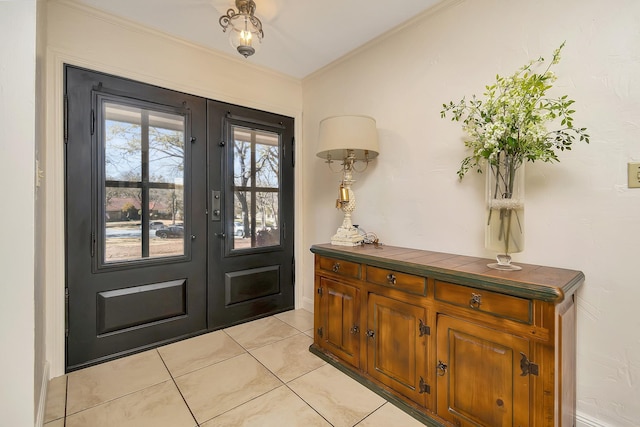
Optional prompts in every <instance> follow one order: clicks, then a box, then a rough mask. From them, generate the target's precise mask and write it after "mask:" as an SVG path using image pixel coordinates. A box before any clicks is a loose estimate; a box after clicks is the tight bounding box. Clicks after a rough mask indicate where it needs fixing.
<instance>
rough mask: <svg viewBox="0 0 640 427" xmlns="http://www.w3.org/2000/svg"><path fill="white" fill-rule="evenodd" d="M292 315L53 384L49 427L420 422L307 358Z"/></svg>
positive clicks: (308, 328)
mask: <svg viewBox="0 0 640 427" xmlns="http://www.w3.org/2000/svg"><path fill="white" fill-rule="evenodd" d="M312 329H313V315H312V314H311V313H310V312H308V311H305V310H292V311H287V312H284V313H280V314H277V315H275V316H271V317H267V318H264V319H260V320H255V321H253V322H249V323H245V324H242V325H238V326H234V327H231V328H227V329H223V330H219V331H215V332H211V333H208V334H205V335H200V336H198V337H195V338H191V339H188V340H184V341H180V342H177V343H174V344H169V345H166V346H164V347H159V348H157V349H154V350H149V351H146V352H144V353H139V354H135V355H132V356H128V357H125V358H122V359H118V360H114V361H112V362H107V363H103V364H101V365H97V366H93V367H90V368H86V369H83V370H80V371H75V372H72V373H70V374H67V375H65V376H62V377H57V378H53V379H52V380H51V381H50V383H49V386H48V393H47V404H46V412H45V427H218V426H233V427H236V426H252V427H262V426H278V427H289V426H291V427H295V426H304V427H312V426H335V427H346V426H349V427H351V426H358V427H378V426H379V427H391V426H398V427H417V426H421V425H422V424H421V423H420V422H418V421H417V420H415V419H414V418H412V417H410V416H409V415H407V414H406V413H404V412H402V411H401V410H400V409H398V408H396V407H395V406H394V405H392V404H391V403H388V402H387V401H385V400H384V399H383V398H381V397H380V396H378V395H377V394H375V393H373V392H372V391H370V390H369V389H367V388H366V387H364V386H362V385H361V384H359V383H358V382H356V381H354V380H353V379H351V378H350V377H348V376H347V375H345V374H343V373H342V372H340V371H339V370H337V369H335V368H334V367H333V366H331V365H328V364H326V363H325V362H324V361H322V360H321V359H319V358H318V357H317V356H314V355H313V354H311V353H310V352H309V345H311V343H312V341H313V339H312V336H313V332H312Z"/></svg>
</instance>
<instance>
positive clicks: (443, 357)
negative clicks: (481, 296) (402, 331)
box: [436, 315, 529, 427]
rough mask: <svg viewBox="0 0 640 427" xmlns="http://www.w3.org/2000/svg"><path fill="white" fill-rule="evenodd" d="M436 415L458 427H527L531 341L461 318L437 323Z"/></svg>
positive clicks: (440, 316)
mask: <svg viewBox="0 0 640 427" xmlns="http://www.w3.org/2000/svg"><path fill="white" fill-rule="evenodd" d="M437 322H438V325H437V355H438V362H437V363H438V365H437V366H438V368H437V370H436V371H437V375H438V380H437V387H438V396H437V412H438V415H439V416H441V417H442V418H444V419H446V420H448V421H450V422H452V423H453V424H455V425H456V426H474V427H477V426H487V427H493V426H514V427H528V426H529V376H528V375H524V376H523V375H521V374H522V370H521V368H520V360H521V359H522V355H523V354H524V355H528V354H529V342H528V340H526V339H523V338H520V337H516V336H514V335H511V334H508V333H505V332H501V331H497V330H493V329H489V328H485V327H483V326H480V325H476V324H474V323H470V322H466V321H463V320H460V319H455V318H452V317H448V316H444V315H439V316H438V319H437Z"/></svg>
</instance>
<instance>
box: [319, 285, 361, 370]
mask: <svg viewBox="0 0 640 427" xmlns="http://www.w3.org/2000/svg"><path fill="white" fill-rule="evenodd" d="M318 293H319V298H320V313H321V314H320V317H321V320H320V325H321V326H320V329H319V330H318V331H317V335H318V339H319V343H318V344H319V345H320V347H322V348H324V349H326V350H328V351H331V352H332V353H334V354H335V355H336V356H338V357H340V358H341V359H342V360H344V361H345V362H347V363H350V364H352V365H353V366H356V367H358V366H359V363H360V327H359V318H360V317H359V315H360V290H359V289H358V288H357V287H355V286H351V285H347V284H344V283H341V282H336V281H334V280H331V279H327V278H325V277H321V278H320V291H319V292H318Z"/></svg>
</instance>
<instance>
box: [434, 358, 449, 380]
mask: <svg viewBox="0 0 640 427" xmlns="http://www.w3.org/2000/svg"><path fill="white" fill-rule="evenodd" d="M447 368H448V366H447V364H446V363H443V362H442V361H441V360H438V364H437V365H436V369H437V370H438V376H439V377H443V376H444V374H446V373H447Z"/></svg>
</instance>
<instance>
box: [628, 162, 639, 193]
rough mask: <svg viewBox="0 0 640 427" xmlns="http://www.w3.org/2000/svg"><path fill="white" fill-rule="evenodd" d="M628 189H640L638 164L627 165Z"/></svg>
mask: <svg viewBox="0 0 640 427" xmlns="http://www.w3.org/2000/svg"><path fill="white" fill-rule="evenodd" d="M627 176H628V179H629V188H640V162H629V163H627Z"/></svg>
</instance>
